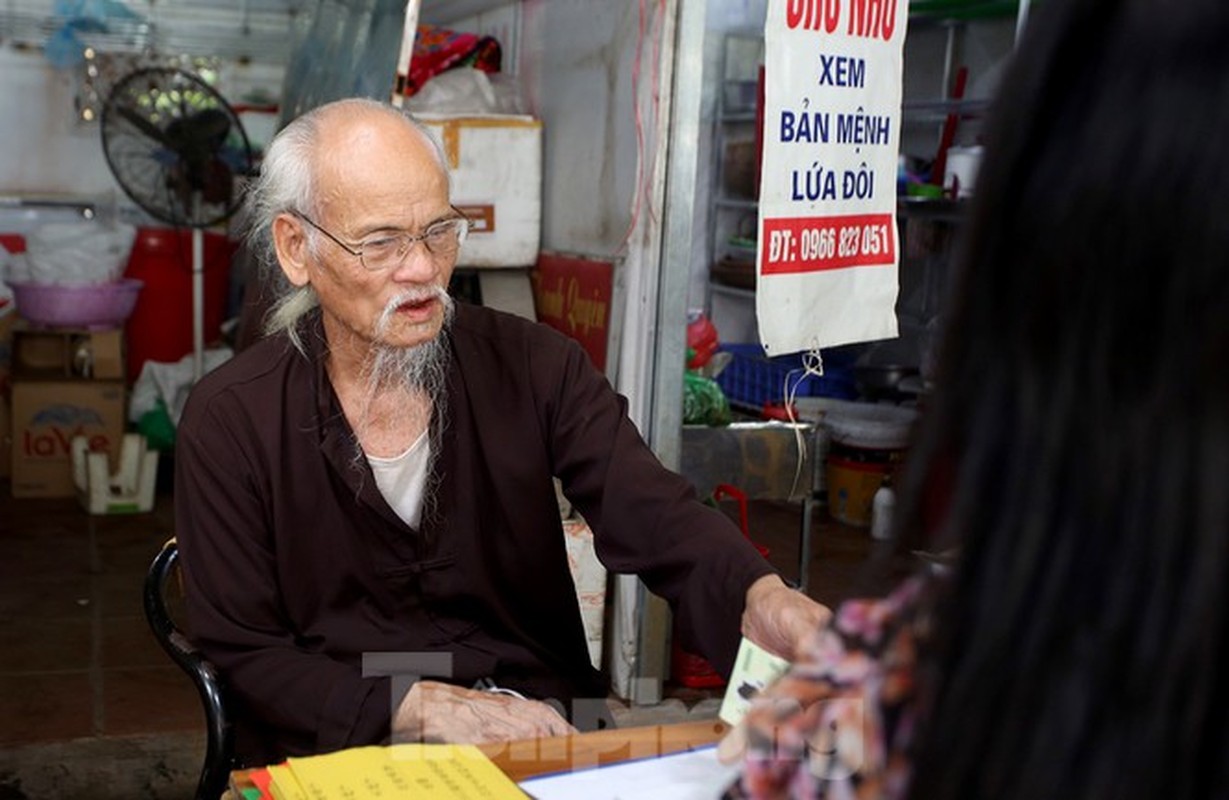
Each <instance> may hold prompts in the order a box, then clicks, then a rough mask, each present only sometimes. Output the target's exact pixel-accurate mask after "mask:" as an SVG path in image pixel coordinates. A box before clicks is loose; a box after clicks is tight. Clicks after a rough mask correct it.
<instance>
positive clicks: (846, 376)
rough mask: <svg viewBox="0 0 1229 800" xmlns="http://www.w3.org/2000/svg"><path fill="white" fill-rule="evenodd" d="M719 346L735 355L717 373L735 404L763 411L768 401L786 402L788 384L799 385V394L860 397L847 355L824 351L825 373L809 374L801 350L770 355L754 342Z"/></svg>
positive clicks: (730, 399) (718, 380) (795, 391)
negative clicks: (805, 370) (765, 353)
mask: <svg viewBox="0 0 1229 800" xmlns="http://www.w3.org/2000/svg"><path fill="white" fill-rule="evenodd" d="M717 349H718V351H723V352H727V353H730V354H731V355H732V356H733V359H732V360H731V361H730V363H729V364H727V365H726V368H725V369H723V370H722V371H721V372H720V373H718V375H717V384H718V385H719V386H720V387H721V390H722V391H723V392H725V396H726V397H727V398H728V399H729V401H730V403H731V404H733V405H738V406H744V407H749V408H753V409H756V410H759V409H761V408H763V407H764V406H765V405H768V404H778V403H782V402H783V401H784V399H785V390H786V386H787V385H788V386H789V387H790V388H794V387H795V385H796V388H795V389H794V394H795V396H797V397H839V398H841V399H844V400H852V399H854V398H856V397H857V396H858V386H857V383H856V382H855V381H854V374H853V366H852V360H851V359H849V358H847V357H845V356H844V355H843V354H839V353H836V352H832V351H827V350H821V351H820V355H821V356H822V358H823V361H824V374H823V375H806V374H804V372H803V368H802V354H801V353H792V354H790V355H783V356H774V357H772V358H769V357H768V356H766V355H764V348H762V347H760V346H759V345H758V344H754V343H752V344H723V345H721V346H720V347H718V348H717ZM787 379H788V384H787V383H786V381H787Z"/></svg>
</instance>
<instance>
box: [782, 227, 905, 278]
mask: <svg viewBox="0 0 1229 800" xmlns="http://www.w3.org/2000/svg"><path fill="white" fill-rule="evenodd" d="M893 224H894V223H893V221H892V215H891V214H853V215H848V216H841V217H777V218H773V219H765V220H764V230H763V238H762V239H761V240H760V250H761V252H760V274H762V275H782V274H787V273H799V272H822V271H824V270H829V269H845V268H847V267H868V266H884V267H890V266H892V265H893V264H895V263H896V238H895V237H894V236H893V235H892V226H893Z"/></svg>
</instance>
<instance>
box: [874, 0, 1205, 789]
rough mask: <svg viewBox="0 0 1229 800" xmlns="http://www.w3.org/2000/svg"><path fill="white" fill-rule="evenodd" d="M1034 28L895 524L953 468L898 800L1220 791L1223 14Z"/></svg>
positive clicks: (1084, 2)
mask: <svg viewBox="0 0 1229 800" xmlns="http://www.w3.org/2000/svg"><path fill="white" fill-rule="evenodd" d="M1031 23H1032V24H1031V27H1030V30H1029V32H1028V34H1027V35H1026V36H1025V38H1024V40H1023V41H1022V42H1021V43H1020V46H1019V48H1018V50H1017V52H1018V53H1019V56H1018V58H1017V59H1016V63H1014V65H1013V67H1012V69H1011V70H1010V72H1009V75H1008V77H1007V79H1006V81H1005V83H1004V85H1003V86H1002V87H1001V89H1000V92H999V97H998V100H997V101H996V107H995V109H994V111H993V113H992V122H991V123H990V127H989V129H988V134H987V148H986V164H985V166H984V168H983V171H982V173H981V175H980V176H979V180H978V187H977V199H976V200H975V201H974V207H973V209H972V219H971V220H970V222H969V227H968V233H969V236H968V238H967V239H966V240H965V241H964V243H963V249H962V251H961V255H960V258H959V261H958V269H959V273H958V276H957V287H958V288H957V293H956V296H955V297H953V298H952V305H951V309H952V314H951V316H950V317H949V319H948V329H947V332H946V338H945V344H944V350H943V351H942V355H941V361H940V376H939V381H938V384H939V389H938V391H937V393H936V395H935V397H934V399H933V404H932V406H931V408H930V416H929V419H928V424H927V425H926V426H925V427H924V428H923V430H922V431H921V433H920V434H919V439H918V441H917V442H916V443H915V446H914V448H913V455H912V461H913V469H912V471H911V472H910V473H909V474H908V476H907V477H906V483H905V485H904V487H903V489H902V497H901V509H900V514H899V516H898V517H897V519H898V520H899V521H900V522H901V524H902V530H901V531H899V533H900V534H901V536H903V537H906V539H907V540H912V541H917V540H918V538H919V537H922V536H925V535H928V534H930V533H933V532H927V531H922V530H921V528H922V526H923V522H922V516H923V515H922V511H923V510H924V507H925V505H926V502H925V496H926V494H927V491H926V490H927V487H931V486H934V485H936V483H941V482H942V481H941V480H940V479H938V478H936V476H937V475H940V474H942V473H943V472H944V471H945V470H948V469H951V470H952V471H953V472H954V484H953V485H954V489H953V491H952V495H951V497H950V505H949V507H948V509H947V513H946V516H945V518H944V521H943V523H942V525H941V526H940V529H939V531H938V535H939V536H941V537H944V538H945V541H946V542H947V543H949V544H950V543H959V544H960V546H961V547H962V560H961V564H960V567H959V568H958V570H957V572H956V575H955V578H954V580H953V583H952V584H951V585H950V586H949V587H947V588H946V589H945V590H943V594H942V595H941V596H939V597H938V598H936V602H937V604H938V605H937V608H936V620H935V630H936V632H937V633H936V635H935V638H934V640H933V641H932V642H931V644H930V646H928V647H927V649H926V650H925V652H923V653H922V654H921V658H920V670H919V680H920V681H921V684H920V685H921V687H922V689H921V692H922V693H921V697H922V699H923V704H922V708H921V711H922V719H923V720H924V721H923V723H922V727H921V728H920V729H919V731H918V734H917V738H916V741H917V745H916V747H917V752H916V757H915V759H914V770H913V785H912V797H914V798H924V800H942V799H944V798H974V797H978V798H996V800H1005V799H1006V800H1010V798H1055V797H1062V798H1089V800H1093V799H1094V798H1095V799H1096V800H1102V799H1103V798H1115V800H1122V799H1123V798H1162V797H1163V798H1167V799H1168V798H1197V797H1198V798H1207V797H1229V691H1227V690H1229V2H1225V0H1181V2H1175V1H1174V0H1052V1H1051V2H1048V3H1045V4H1043V5H1041V6H1039V7H1036V8H1035V10H1034V13H1033V19H1032V20H1031Z"/></svg>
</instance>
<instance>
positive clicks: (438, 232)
mask: <svg viewBox="0 0 1229 800" xmlns="http://www.w3.org/2000/svg"><path fill="white" fill-rule="evenodd" d="M453 211H457V210H456V209H455V208H454V209H453ZM290 213H292V214H294V215H295V216H296V217H298V218H299V219H301V220H303V221H304V222H306V223H307V224H308V225H311V226H312V227H313V228H315V229H316V230H318V231H320V232H321V233H323V234H324V235H325V236H327V237H328V238H329V239H331V240H332V241H333V243H334V244H336V245H337V246H338V247H340V248H341V249H342V250H345V251H346V252H347V253H349V254H350V255H352V256H357V257H358V260H359V263H361V264H362V265H363V267H364V269H367V270H370V271H371V272H381V271H383V270H387V269H394V268H396V267H399V266H401V264H403V263H404V262H405V259H406V256H408V255H409V253H410V250H411V249H413V247H414V243H415V242H422V244H423V247H426V248H427V252H428V253H430V254H431V255H433V256H435V257H437V258H451V257H453V256H455V255H456V254H457V250H459V249H460V247H461V243H462V242H464V241H465V236H466V234H468V233H469V228H470V220H469V219H468V218H467V217H466V216H465V215H464V214H461V212H460V211H457V214H458V216H455V217H449V218H448V219H442V220H440V221H439V222H435V223H433V224H432V225H431V226H430V227H429V228H427V229H426V230H425V231H423V232H422V233H404V232H402V233H381V234H377V235H374V236H371V237H369V238H367V239H364V240H363V241H361V242H359V243H358V244H356V245H348V244H346V243H345V242H343V241H342V240H341V239H338V238H337V237H336V236H334V235H333V234H331V233H329V232H328V231H326V230H325V229H324V228H322V227H320V226H319V225H317V224H316V223H315V221H313V220H312V218H311V217H309V216H307V215H306V214H304V213H303V212H301V211H293V210H292V211H291V212H290Z"/></svg>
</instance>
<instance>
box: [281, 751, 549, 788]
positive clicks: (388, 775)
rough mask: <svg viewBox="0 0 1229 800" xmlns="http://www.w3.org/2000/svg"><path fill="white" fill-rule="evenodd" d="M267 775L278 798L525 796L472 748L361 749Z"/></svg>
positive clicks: (293, 763)
mask: <svg viewBox="0 0 1229 800" xmlns="http://www.w3.org/2000/svg"><path fill="white" fill-rule="evenodd" d="M267 773H268V778H269V780H268V789H267V792H268V795H269V796H271V797H272V798H273V800H349V798H401V797H431V798H441V800H470V799H471V798H491V799H492V800H502V799H503V798H518V799H523V798H524V797H525V793H524V792H522V791H521V790H520V789H518V788H517V786H516V784H515V783H513V782H512V780H511V779H510V778H508V777H507V776H506V775H504V773H502V772H501V771H500V770H499V768H498V767H496V766H495V765H494V764H493V763H492V762H491V760H490V759H489V758H487V757H486V755H485V754H484V753H483V752H482V751H481V750H479V749H478V748H476V747H473V746H471V745H443V744H400V745H393V746H391V747H356V748H352V749H350V750H341V751H339V752H336V753H329V754H327V755H322V756H312V757H310V758H291V759H288V760H287V761H286V763H284V764H278V765H276V766H272V767H269V768H268V769H267ZM258 783H259V782H258Z"/></svg>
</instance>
